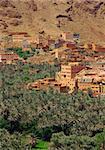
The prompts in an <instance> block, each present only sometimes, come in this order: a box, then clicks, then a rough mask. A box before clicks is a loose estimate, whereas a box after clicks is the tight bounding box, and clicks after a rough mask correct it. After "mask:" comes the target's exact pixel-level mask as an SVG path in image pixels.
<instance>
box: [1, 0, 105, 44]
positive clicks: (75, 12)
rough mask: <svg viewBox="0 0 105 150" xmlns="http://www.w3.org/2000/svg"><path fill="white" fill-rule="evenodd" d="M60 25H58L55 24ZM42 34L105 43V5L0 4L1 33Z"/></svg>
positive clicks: (65, 1) (82, 0)
mask: <svg viewBox="0 0 105 150" xmlns="http://www.w3.org/2000/svg"><path fill="white" fill-rule="evenodd" d="M58 23H60V24H58ZM11 31H12V32H13V31H19V32H20V31H25V32H26V31H27V32H28V33H29V34H31V35H37V34H38V33H39V32H41V31H45V34H46V35H48V34H50V35H52V36H53V37H57V36H59V35H60V34H61V33H62V32H63V31H70V32H71V33H74V32H78V33H80V34H81V40H82V41H94V42H100V43H104V39H105V2H104V0H103V1H100V0H97V1H96V0H91V1H90V0H0V33H2V34H6V33H8V32H11Z"/></svg>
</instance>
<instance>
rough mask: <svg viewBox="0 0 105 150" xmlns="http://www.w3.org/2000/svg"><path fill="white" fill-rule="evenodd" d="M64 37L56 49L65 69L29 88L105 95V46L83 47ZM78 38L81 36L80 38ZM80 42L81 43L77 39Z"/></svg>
mask: <svg viewBox="0 0 105 150" xmlns="http://www.w3.org/2000/svg"><path fill="white" fill-rule="evenodd" d="M68 34H69V33H67V37H66V33H64V35H63V36H62V37H63V39H64V41H65V42H63V43H62V46H61V47H59V48H56V49H55V50H54V51H53V52H52V53H55V58H56V59H58V60H59V61H60V65H61V70H60V72H57V73H56V76H55V78H45V79H41V80H37V81H36V82H33V83H30V84H28V88H29V89H35V90H42V89H43V90H44V89H45V90H48V89H49V87H50V88H53V89H54V90H57V91H59V92H64V93H73V92H74V91H76V90H82V91H83V92H86V93H88V92H90V91H91V92H92V94H93V96H99V95H101V96H105V47H103V46H100V45H96V44H94V43H93V42H92V43H91V44H86V43H85V44H81V43H79V42H74V41H71V40H69V39H70V38H71V37H70V36H69V35H68ZM76 38H77V37H76ZM77 41H78V40H77Z"/></svg>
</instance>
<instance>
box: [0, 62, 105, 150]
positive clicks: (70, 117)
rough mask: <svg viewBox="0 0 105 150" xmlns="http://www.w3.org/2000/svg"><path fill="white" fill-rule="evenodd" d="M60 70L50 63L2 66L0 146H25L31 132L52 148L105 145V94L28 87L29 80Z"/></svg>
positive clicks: (64, 149) (14, 149)
mask: <svg viewBox="0 0 105 150" xmlns="http://www.w3.org/2000/svg"><path fill="white" fill-rule="evenodd" d="M37 69H38V70H40V71H38V73H34V72H33V71H34V70H37ZM57 70H59V67H58V66H56V65H52V66H51V65H48V64H47V63H46V64H41V65H31V64H23V63H22V62H18V63H17V65H5V66H2V67H1V72H0V81H1V82H0V116H1V117H0V149H2V150H7V148H6V147H9V148H8V149H10V150H17V149H19V150H22V149H24V148H25V146H26V145H27V143H28V142H24V141H25V140H23V139H24V138H25V137H26V135H29V134H32V135H34V136H35V137H36V138H37V139H41V140H44V141H49V142H50V144H49V149H50V150H55V149H59V150H85V149H86V150H91V149H92V150H93V149H96V150H100V149H103V150H104V149H105V131H104V130H105V98H100V97H98V98H91V97H90V96H89V95H87V94H84V93H82V92H81V91H78V92H77V93H73V94H72V95H67V94H61V93H57V92H56V91H54V90H52V89H49V91H47V92H46V91H39V92H36V91H34V90H27V89H26V87H25V85H26V84H27V83H29V82H32V81H34V80H36V79H39V78H44V77H46V76H47V77H52V76H54V75H55V72H56V71H57Z"/></svg>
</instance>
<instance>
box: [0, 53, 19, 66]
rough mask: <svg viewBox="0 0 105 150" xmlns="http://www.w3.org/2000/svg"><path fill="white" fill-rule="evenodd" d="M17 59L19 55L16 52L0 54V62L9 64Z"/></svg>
mask: <svg viewBox="0 0 105 150" xmlns="http://www.w3.org/2000/svg"><path fill="white" fill-rule="evenodd" d="M18 60H19V56H18V55H17V54H13V53H9V54H7V53H6V54H0V62H1V63H6V64H11V63H15V62H16V61H18Z"/></svg>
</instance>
